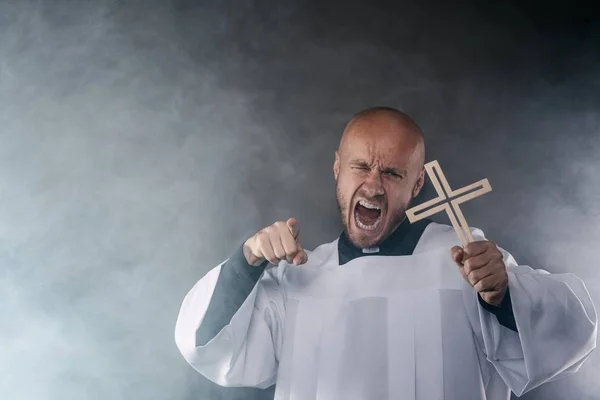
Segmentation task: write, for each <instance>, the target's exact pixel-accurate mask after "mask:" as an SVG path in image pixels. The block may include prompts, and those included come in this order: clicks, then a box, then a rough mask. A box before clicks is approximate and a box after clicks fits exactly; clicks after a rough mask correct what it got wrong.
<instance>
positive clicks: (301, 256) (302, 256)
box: [292, 243, 308, 265]
mask: <svg viewBox="0 0 600 400" xmlns="http://www.w3.org/2000/svg"><path fill="white" fill-rule="evenodd" d="M297 246H298V253H296V256H295V257H294V259H293V260H292V263H293V264H295V265H302V264H305V263H306V262H307V261H308V254H306V252H305V251H304V248H302V245H301V244H300V243H298V244H297Z"/></svg>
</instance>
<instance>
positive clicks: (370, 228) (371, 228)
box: [356, 217, 381, 231]
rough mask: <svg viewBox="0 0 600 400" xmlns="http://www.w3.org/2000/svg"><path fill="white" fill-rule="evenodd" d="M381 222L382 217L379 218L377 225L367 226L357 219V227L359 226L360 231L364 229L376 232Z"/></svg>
mask: <svg viewBox="0 0 600 400" xmlns="http://www.w3.org/2000/svg"><path fill="white" fill-rule="evenodd" d="M380 222H381V217H379V218H378V219H377V221H375V223H374V224H373V225H365V224H363V223H362V222H360V221H359V220H358V218H357V219H356V225H358V227H359V228H360V229H364V230H365V231H372V230H375V228H377V227H378V226H379V223H380Z"/></svg>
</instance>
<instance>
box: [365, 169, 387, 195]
mask: <svg viewBox="0 0 600 400" xmlns="http://www.w3.org/2000/svg"><path fill="white" fill-rule="evenodd" d="M363 188H364V190H365V194H366V195H367V196H369V197H375V196H380V195H382V194H383V181H382V179H381V174H380V173H379V172H373V173H371V174H369V176H368V177H367V179H366V180H365V183H364V184H363Z"/></svg>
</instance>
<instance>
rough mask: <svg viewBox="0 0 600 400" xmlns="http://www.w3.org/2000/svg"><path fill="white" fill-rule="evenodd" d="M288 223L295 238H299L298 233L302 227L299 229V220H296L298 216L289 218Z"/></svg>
mask: <svg viewBox="0 0 600 400" xmlns="http://www.w3.org/2000/svg"><path fill="white" fill-rule="evenodd" d="M286 225H287V227H288V229H289V231H290V233H291V234H292V236H293V237H294V239H298V233H300V229H298V221H296V218H294V217H292V218H290V219H288V220H287V222H286Z"/></svg>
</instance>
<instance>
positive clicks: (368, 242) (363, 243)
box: [349, 227, 383, 249]
mask: <svg viewBox="0 0 600 400" xmlns="http://www.w3.org/2000/svg"><path fill="white" fill-rule="evenodd" d="M382 233H383V230H379V229H377V230H375V231H365V230H363V229H360V228H357V227H353V229H352V231H351V232H350V235H349V239H350V241H351V242H352V244H354V245H355V246H356V247H359V248H361V249H366V248H370V247H375V246H377V245H378V244H379V243H380V242H381V236H382Z"/></svg>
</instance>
